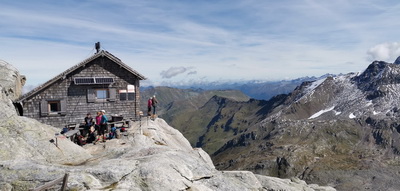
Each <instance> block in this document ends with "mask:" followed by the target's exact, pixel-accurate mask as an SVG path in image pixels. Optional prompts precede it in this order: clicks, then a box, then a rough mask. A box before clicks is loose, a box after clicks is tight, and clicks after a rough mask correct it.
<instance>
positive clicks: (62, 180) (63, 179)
mask: <svg viewBox="0 0 400 191" xmlns="http://www.w3.org/2000/svg"><path fill="white" fill-rule="evenodd" d="M68 176H69V174H68V173H66V174H65V175H64V177H61V178H58V179H55V180H53V181H50V182H48V183H46V184H44V185H42V186H39V187H37V188H34V189H31V191H42V190H46V189H49V188H51V187H53V186H55V185H57V184H60V183H62V186H61V189H60V190H61V191H64V190H65V188H66V187H67V182H68Z"/></svg>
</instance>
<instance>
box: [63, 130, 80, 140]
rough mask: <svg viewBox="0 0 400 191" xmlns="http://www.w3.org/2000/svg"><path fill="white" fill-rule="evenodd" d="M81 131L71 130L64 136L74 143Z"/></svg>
mask: <svg viewBox="0 0 400 191" xmlns="http://www.w3.org/2000/svg"><path fill="white" fill-rule="evenodd" d="M78 132H79V129H73V130H69V131H67V132H65V133H64V136H65V137H67V138H70V139H71V141H72V142H74V140H75V136H76V134H78Z"/></svg>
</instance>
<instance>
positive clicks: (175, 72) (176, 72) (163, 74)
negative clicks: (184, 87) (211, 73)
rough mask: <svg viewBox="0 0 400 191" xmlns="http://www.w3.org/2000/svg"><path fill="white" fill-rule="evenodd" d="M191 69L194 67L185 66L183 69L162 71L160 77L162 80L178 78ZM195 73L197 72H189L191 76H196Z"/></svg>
mask: <svg viewBox="0 0 400 191" xmlns="http://www.w3.org/2000/svg"><path fill="white" fill-rule="evenodd" d="M191 69H193V67H183V66H181V67H171V68H169V69H168V70H163V71H161V73H160V75H161V77H162V78H168V79H169V78H172V77H174V76H177V75H179V74H183V73H185V72H186V71H190V70H191ZM193 72H196V71H191V72H189V74H194V73H193Z"/></svg>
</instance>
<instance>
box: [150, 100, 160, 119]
mask: <svg viewBox="0 0 400 191" xmlns="http://www.w3.org/2000/svg"><path fill="white" fill-rule="evenodd" d="M151 103H152V106H153V117H154V118H155V117H156V107H157V103H158V100H157V99H156V95H153V98H152V99H151Z"/></svg>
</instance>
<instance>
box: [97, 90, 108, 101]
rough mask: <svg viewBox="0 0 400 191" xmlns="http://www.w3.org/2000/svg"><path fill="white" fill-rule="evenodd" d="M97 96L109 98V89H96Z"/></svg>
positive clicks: (98, 97)
mask: <svg viewBox="0 0 400 191" xmlns="http://www.w3.org/2000/svg"><path fill="white" fill-rule="evenodd" d="M96 98H97V99H107V98H108V91H107V89H98V90H96Z"/></svg>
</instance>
